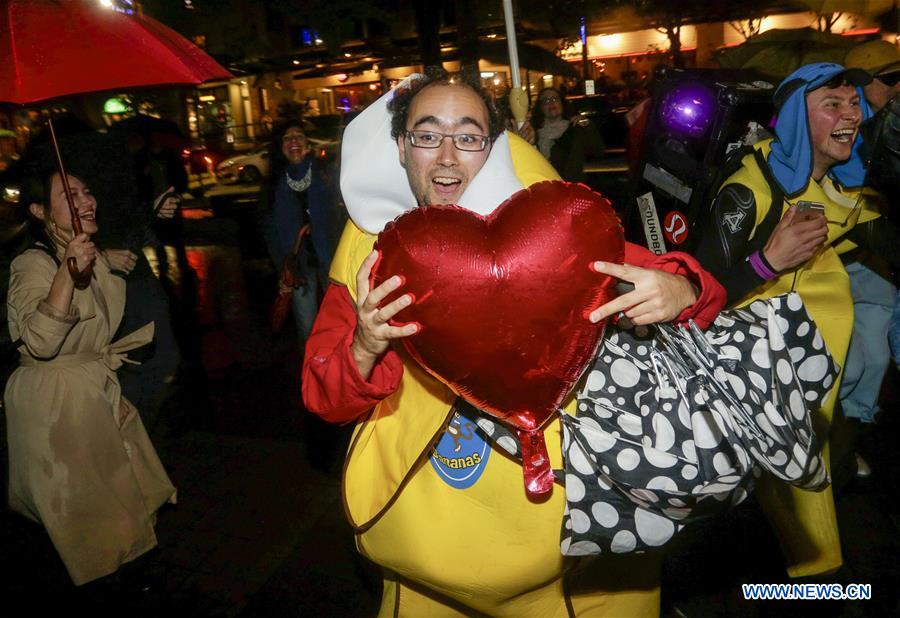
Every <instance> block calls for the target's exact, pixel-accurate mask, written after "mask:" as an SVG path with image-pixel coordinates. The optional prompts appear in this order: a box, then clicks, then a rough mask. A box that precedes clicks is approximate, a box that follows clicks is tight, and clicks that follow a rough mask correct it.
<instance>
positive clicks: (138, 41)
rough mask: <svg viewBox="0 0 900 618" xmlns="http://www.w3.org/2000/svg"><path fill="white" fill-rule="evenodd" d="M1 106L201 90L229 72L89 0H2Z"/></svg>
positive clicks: (174, 38)
mask: <svg viewBox="0 0 900 618" xmlns="http://www.w3.org/2000/svg"><path fill="white" fill-rule="evenodd" d="M0 58H4V59H6V60H4V62H3V63H2V64H0V101H6V102H9V103H19V104H25V103H34V102H37V101H45V100H47V99H56V98H59V97H64V96H67V95H71V94H81V93H85V92H96V91H101V90H125V89H128V88H137V87H144V86H160V85H170V84H171V85H174V84H199V83H201V82H205V81H209V80H212V79H229V78H231V77H232V75H231V73H229V72H228V71H226V70H225V69H224V68H222V66H221V65H219V64H218V63H217V62H216V61H215V60H213V59H212V58H210V57H209V56H208V55H207V54H206V53H204V52H203V51H202V50H200V49H199V48H198V47H197V46H195V45H194V44H193V43H191V42H190V41H188V40H187V39H185V38H184V37H182V36H181V35H180V34H178V33H177V32H175V31H174V30H172V29H171V28H168V27H166V26H164V25H162V24H161V23H159V22H158V21H156V20H155V19H151V18H150V17H147V16H145V15H125V14H124V13H119V12H117V11H112V10H110V9H105V8H103V7H102V6H100V4H99V3H97V2H86V1H85V0H0Z"/></svg>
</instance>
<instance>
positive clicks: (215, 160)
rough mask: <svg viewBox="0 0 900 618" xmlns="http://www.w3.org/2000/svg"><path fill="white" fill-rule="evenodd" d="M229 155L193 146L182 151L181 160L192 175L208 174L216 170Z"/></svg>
mask: <svg viewBox="0 0 900 618" xmlns="http://www.w3.org/2000/svg"><path fill="white" fill-rule="evenodd" d="M227 156H228V155H226V154H225V153H223V152H220V151H218V150H215V149H213V148H209V147H208V146H191V147H189V148H184V149H183V150H182V151H181V160H182V161H184V165H185V167H186V168H187V170H188V173H190V174H206V173H208V172H211V171H213V170H215V169H216V166H217V165H218V164H219V162H220V161H222V160H223V159H225V158H226V157H227Z"/></svg>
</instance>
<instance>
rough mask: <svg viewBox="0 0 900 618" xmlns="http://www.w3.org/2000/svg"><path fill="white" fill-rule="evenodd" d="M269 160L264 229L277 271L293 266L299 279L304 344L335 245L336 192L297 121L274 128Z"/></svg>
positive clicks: (296, 294)
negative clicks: (269, 169) (334, 192)
mask: <svg viewBox="0 0 900 618" xmlns="http://www.w3.org/2000/svg"><path fill="white" fill-rule="evenodd" d="M269 160H270V161H271V174H270V175H269V182H268V185H267V186H266V187H265V189H264V191H265V194H264V196H263V204H264V206H265V207H267V208H268V209H269V212H268V214H267V215H266V218H265V222H264V226H265V229H264V235H265V238H266V244H267V246H268V249H269V254H270V255H271V256H272V260H273V261H274V262H275V268H276V269H279V272H280V271H281V269H283V268H289V269H291V270H292V271H293V272H294V273H295V275H296V277H295V279H296V280H298V281H300V282H302V283H301V284H300V286H299V287H297V288H296V289H294V290H293V292H292V295H293V306H292V307H293V314H294V321H295V324H296V326H297V337H298V338H299V340H300V345H301V349H302V347H303V344H304V343H305V341H306V338H307V336H308V335H309V331H310V330H311V329H312V323H313V320H315V317H316V311H317V309H318V299H319V290H320V289H321V290H324V288H325V286H326V285H327V284H328V269H329V267H330V265H331V256H332V255H333V254H334V249H335V246H336V242H335V234H336V231H335V228H336V226H335V224H334V198H333V194H332V191H331V186H330V183H329V181H328V179H327V178H326V176H325V173H324V171H323V170H322V169H321V168H320V167H319V165H318V162H317V161H316V160H315V158H314V157H313V156H312V152H311V149H310V146H309V140H308V139H307V137H306V133H305V132H304V131H303V128H302V124H301V123H300V122H299V121H298V122H287V123H283V124H281V125H280V126H277V127H276V128H275V129H274V131H273V132H272V144H271V148H270V156H269ZM279 285H282V284H279ZM281 291H283V292H286V291H287V290H281Z"/></svg>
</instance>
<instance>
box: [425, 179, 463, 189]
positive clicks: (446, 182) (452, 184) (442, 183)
mask: <svg viewBox="0 0 900 618" xmlns="http://www.w3.org/2000/svg"><path fill="white" fill-rule="evenodd" d="M431 182H432V183H434V184H436V185H438V186H439V187H441V188H443V189H444V190H448V189H456V187H457V186H459V185H460V184H462V180H460V179H459V178H450V177H449V176H435V177H434V178H432V179H431Z"/></svg>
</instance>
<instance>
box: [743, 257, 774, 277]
mask: <svg viewBox="0 0 900 618" xmlns="http://www.w3.org/2000/svg"><path fill="white" fill-rule="evenodd" d="M747 261H748V262H749V263H750V266H752V267H753V270H754V271H755V272H756V274H757V275H759V276H760V278H762V279H765V280H766V281H770V280H772V279H774V278H775V277H777V276H778V273H777V272H775V269H773V268H772V266H771V265H770V264H769V262H768V261H766V258H765V256H764V255H763V254H762V251H754V252H753V253H751V254H750V255H749V256H747Z"/></svg>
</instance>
